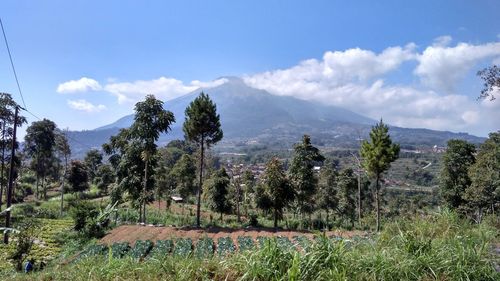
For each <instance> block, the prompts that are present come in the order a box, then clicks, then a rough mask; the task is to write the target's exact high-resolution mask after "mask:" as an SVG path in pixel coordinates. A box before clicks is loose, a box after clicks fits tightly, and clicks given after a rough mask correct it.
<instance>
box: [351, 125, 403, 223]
mask: <svg viewBox="0 0 500 281" xmlns="http://www.w3.org/2000/svg"><path fill="white" fill-rule="evenodd" d="M399 150H400V148H399V144H395V143H392V140H391V137H390V135H389V127H387V125H385V124H384V123H383V122H382V120H380V122H379V123H377V124H376V125H375V126H374V127H372V130H371V132H370V140H369V141H368V140H364V141H363V142H362V143H361V157H363V168H364V169H365V171H366V172H367V173H368V175H369V176H371V177H372V178H375V203H376V212H377V231H380V198H379V190H380V177H381V175H382V173H383V172H385V171H386V170H388V169H389V167H390V166H391V163H392V162H394V161H395V160H396V159H397V158H398V156H399Z"/></svg>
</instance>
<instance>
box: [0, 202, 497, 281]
mask: <svg viewBox="0 0 500 281" xmlns="http://www.w3.org/2000/svg"><path fill="white" fill-rule="evenodd" d="M486 221H489V222H487V223H483V224H481V225H473V224H470V223H468V222H467V221H465V220H463V219H460V218H459V217H458V216H457V215H455V214H454V213H451V212H442V213H440V214H435V215H431V216H426V217H421V218H414V219H412V220H401V221H396V222H393V223H390V224H388V225H386V227H385V229H384V230H383V232H381V233H380V234H379V235H378V236H376V237H373V240H370V239H353V240H352V241H351V242H349V245H347V243H346V242H345V241H343V240H333V239H329V238H328V237H324V236H320V237H319V238H317V239H315V240H311V241H310V245H309V246H308V247H307V248H305V249H304V250H295V249H294V248H293V247H289V248H285V247H283V246H282V245H280V243H279V242H278V241H277V240H276V239H266V240H265V241H263V245H262V247H260V248H258V249H253V250H247V251H242V252H239V251H237V252H235V253H234V254H232V255H229V256H219V255H213V256H211V257H208V258H207V257H203V258H201V257H197V255H175V254H174V255H166V256H163V257H161V258H155V257H152V258H149V259H147V260H145V261H144V262H137V260H135V259H133V258H131V257H128V256H127V257H124V258H122V259H117V258H114V257H113V256H111V255H110V254H109V253H108V255H104V256H94V257H90V258H87V259H82V260H81V261H80V262H77V263H75V264H70V265H56V266H54V267H52V268H50V269H47V270H45V271H42V272H37V273H35V274H32V275H29V276H27V275H23V274H19V273H16V274H10V275H4V276H2V275H0V279H2V278H4V279H9V280H36V279H39V280H500V273H498V272H495V270H494V267H493V260H494V259H495V257H493V256H492V253H491V251H490V245H491V243H497V242H498V240H499V237H498V235H499V234H498V233H500V232H499V231H498V230H499V229H498V228H497V227H498V218H496V220H486ZM492 221H493V222H494V223H491V222H492ZM495 223H496V226H495ZM176 242H177V243H176V248H177V244H178V243H179V242H180V243H183V242H181V240H179V241H176ZM185 242H188V241H185ZM186 244H190V243H186ZM186 246H188V247H189V245H186ZM497 258H498V257H497Z"/></svg>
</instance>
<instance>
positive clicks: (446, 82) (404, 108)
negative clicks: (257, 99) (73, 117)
mask: <svg viewBox="0 0 500 281" xmlns="http://www.w3.org/2000/svg"><path fill="white" fill-rule="evenodd" d="M452 41H453V39H452V38H451V37H450V36H441V37H438V38H436V39H435V40H434V42H433V43H432V44H431V45H429V46H425V47H418V46H417V45H416V44H414V43H408V44H406V45H404V46H392V47H388V48H386V49H384V50H382V51H380V52H375V51H373V50H368V49H362V48H351V49H347V50H344V51H327V52H325V53H324V55H323V57H322V58H321V59H307V60H304V61H301V62H299V63H298V64H297V65H293V66H290V67H288V68H284V69H276V70H269V71H265V72H261V73H256V74H250V75H245V76H243V79H244V81H245V83H246V84H247V85H249V86H251V87H253V88H257V89H262V90H266V91H268V92H270V93H271V94H274V95H280V96H293V97H296V98H299V99H304V100H313V101H319V102H321V103H325V104H329V105H335V106H340V107H345V108H347V109H349V110H352V111H354V112H357V113H360V114H363V115H366V116H368V117H370V118H373V119H379V118H384V120H386V121H387V122H389V123H391V124H394V125H398V126H402V127H424V128H429V129H437V130H452V131H467V132H471V133H475V134H480V135H485V134H486V133H487V132H490V131H493V130H498V129H499V128H498V124H496V122H495V120H500V111H499V110H498V108H499V107H500V105H499V103H500V102H499V101H498V100H496V101H493V102H478V101H476V97H477V96H478V95H479V89H478V90H477V93H468V92H465V91H461V89H460V87H458V85H459V84H460V83H461V82H462V81H463V80H464V79H465V78H466V77H467V76H469V77H470V76H472V75H473V73H472V71H473V70H476V69H478V68H479V67H481V65H483V66H484V65H486V64H490V63H492V62H493V63H494V62H495V61H498V60H499V59H500V42H490V43H483V44H470V43H457V44H456V45H454V46H452V45H451V43H452ZM395 77H396V78H395ZM401 77H404V79H401ZM408 78H409V79H408ZM474 79H479V78H476V77H474ZM408 81H409V82H408ZM225 82H226V80H225V79H217V80H214V81H210V82H201V81H197V80H195V81H191V82H190V83H184V82H183V81H181V80H178V79H176V78H172V77H164V76H162V77H159V78H157V79H152V80H136V81H123V82H114V81H112V82H108V83H107V84H105V85H102V86H101V85H100V84H99V82H97V81H96V80H93V79H90V78H86V77H84V78H81V79H80V80H76V81H68V82H66V83H62V84H60V85H59V87H58V92H64V93H66V92H68V93H69V92H83V91H104V92H108V93H109V94H111V95H113V96H115V97H116V98H117V101H118V103H119V104H133V103H134V102H137V101H139V100H141V99H143V98H144V96H145V95H147V94H154V95H155V96H157V97H158V98H160V99H162V100H171V99H173V98H176V97H179V96H182V95H184V94H187V93H190V92H192V91H194V90H196V89H198V88H211V87H216V86H219V85H221V84H224V83H225ZM81 108H83V106H81ZM88 108H91V107H88Z"/></svg>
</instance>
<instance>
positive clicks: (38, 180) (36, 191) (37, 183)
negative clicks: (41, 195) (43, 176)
mask: <svg viewBox="0 0 500 281" xmlns="http://www.w3.org/2000/svg"><path fill="white" fill-rule="evenodd" d="M39 182H40V176H39V175H38V173H36V185H35V186H36V189H35V199H36V200H38V185H39Z"/></svg>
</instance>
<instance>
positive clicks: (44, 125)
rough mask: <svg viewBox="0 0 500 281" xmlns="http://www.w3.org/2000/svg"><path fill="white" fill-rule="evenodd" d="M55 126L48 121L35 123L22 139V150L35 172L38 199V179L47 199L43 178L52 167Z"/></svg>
mask: <svg viewBox="0 0 500 281" xmlns="http://www.w3.org/2000/svg"><path fill="white" fill-rule="evenodd" d="M56 128H57V126H56V124H55V123H54V122H52V121H50V120H48V119H43V120H42V121H36V122H33V123H31V125H30V126H29V127H28V129H27V130H26V136H25V137H24V149H25V151H26V154H27V155H28V156H30V157H31V164H32V166H33V168H34V170H35V172H36V177H37V181H36V196H37V198H38V193H39V190H38V186H39V179H40V177H41V178H42V190H43V194H44V199H45V200H46V199H47V190H46V186H45V177H46V175H47V173H48V171H49V169H50V168H51V166H52V165H53V162H52V161H53V160H54V159H55V157H54V150H55V144H56V143H55V136H56Z"/></svg>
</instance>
